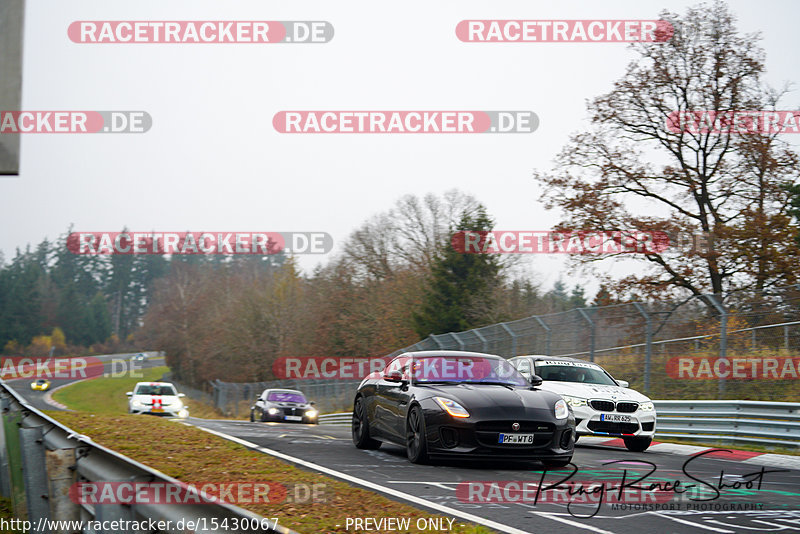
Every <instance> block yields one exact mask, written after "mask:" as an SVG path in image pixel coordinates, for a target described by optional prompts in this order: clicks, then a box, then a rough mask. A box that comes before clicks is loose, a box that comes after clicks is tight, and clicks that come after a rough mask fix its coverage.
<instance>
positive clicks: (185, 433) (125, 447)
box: [53, 412, 491, 534]
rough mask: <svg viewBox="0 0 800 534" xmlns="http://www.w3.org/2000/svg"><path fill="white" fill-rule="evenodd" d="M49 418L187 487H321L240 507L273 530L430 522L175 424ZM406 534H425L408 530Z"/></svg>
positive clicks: (467, 528) (471, 530)
mask: <svg viewBox="0 0 800 534" xmlns="http://www.w3.org/2000/svg"><path fill="white" fill-rule="evenodd" d="M53 415H56V416H57V418H58V419H59V420H60V421H62V422H63V423H64V424H66V425H67V426H69V427H70V428H72V429H74V430H76V431H78V432H80V433H82V434H86V435H88V436H90V437H92V439H94V440H95V441H96V442H98V443H100V444H102V445H105V446H107V447H110V448H112V449H114V450H116V451H119V452H121V453H123V454H125V455H126V456H128V457H130V458H133V459H134V460H137V461H139V462H142V463H143V464H146V465H149V466H150V467H153V468H155V469H158V470H159V471H162V472H164V473H166V474H168V475H170V476H172V477H175V478H177V479H179V480H182V481H184V482H187V483H198V482H234V481H237V482H245V481H246V482H269V483H278V484H282V485H283V486H285V487H286V488H287V489H289V490H290V494H291V488H294V487H295V485H298V484H302V485H305V486H304V487H315V486H314V485H315V484H323V485H324V486H321V487H322V488H323V489H322V491H321V492H320V497H321V498H322V499H324V502H316V503H297V502H287V501H282V502H274V503H244V504H239V505H240V506H242V507H243V508H247V509H248V510H252V511H253V512H256V513H259V514H262V515H263V516H265V517H278V518H280V522H279V524H281V525H283V526H286V527H289V528H291V529H293V530H297V531H298V532H302V533H308V534H310V533H312V532H313V533H316V532H348V530H347V529H345V519H346V518H347V517H409V518H411V525H412V526H413V525H415V523H416V520H417V519H418V518H430V517H436V516H433V515H431V514H428V513H426V512H423V511H421V510H418V509H416V508H413V507H412V506H409V505H406V504H403V503H398V502H395V501H392V500H390V499H387V498H385V497H383V496H381V495H378V494H376V493H373V492H370V491H367V490H363V489H360V488H357V487H354V486H351V485H349V484H346V483H344V482H339V481H337V480H333V479H331V478H328V477H324V476H322V475H318V474H316V473H314V472H310V471H305V470H303V469H299V468H296V467H294V466H291V465H288V464H286V463H284V462H282V461H280V460H277V459H275V458H272V457H270V456H267V455H265V454H261V453H257V452H252V451H250V450H248V449H246V448H244V447H242V446H240V445H237V444H235V443H231V442H228V441H225V440H223V439H220V438H218V437H216V436H212V435H209V434H208V433H206V432H203V431H201V430H198V429H196V428H192V427H187V426H184V425H182V424H180V423H176V422H174V421H169V420H164V419H158V418H155V417H137V416H129V415H122V416H110V415H96V414H89V413H67V412H59V413H57V414H53ZM316 487H320V486H316ZM445 524H446V523H445ZM453 526H454V528H453V529H452V530H450V531H449V532H453V533H463V534H480V533H488V532H491V531H490V530H488V529H486V528H484V527H479V526H474V525H463V524H461V523H460V522H459V521H458V520H456V522H455V523H454V524H453ZM407 532H412V533H416V532H426V531H422V530H417V529H415V528H413V529H411V530H409V531H407Z"/></svg>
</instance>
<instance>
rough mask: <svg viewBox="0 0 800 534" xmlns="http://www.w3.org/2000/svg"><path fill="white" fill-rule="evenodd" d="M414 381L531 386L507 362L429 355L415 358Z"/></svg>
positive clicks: (420, 382)
mask: <svg viewBox="0 0 800 534" xmlns="http://www.w3.org/2000/svg"><path fill="white" fill-rule="evenodd" d="M410 374H411V378H412V380H413V382H414V383H416V384H426V383H452V384H458V383H470V384H501V385H511V386H529V385H530V383H529V382H528V381H527V380H526V379H525V377H524V376H522V375H521V374H519V371H517V370H516V369H515V368H514V366H513V365H511V364H510V363H508V362H507V361H506V360H501V359H495V358H481V357H475V356H428V357H423V358H414V359H413V360H412V362H411V373H410Z"/></svg>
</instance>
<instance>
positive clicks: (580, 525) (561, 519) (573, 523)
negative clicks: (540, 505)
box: [533, 512, 614, 534]
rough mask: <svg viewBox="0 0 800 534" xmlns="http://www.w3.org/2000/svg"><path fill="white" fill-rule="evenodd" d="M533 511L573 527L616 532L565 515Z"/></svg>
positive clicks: (600, 533)
mask: <svg viewBox="0 0 800 534" xmlns="http://www.w3.org/2000/svg"><path fill="white" fill-rule="evenodd" d="M533 513H534V514H536V515H538V516H539V517H544V518H547V519H552V520H553V521H558V522H559V523H564V524H565V525H569V526H571V527H575V528H582V529H584V530H590V531H592V532H595V533H597V534H614V532H611V531H610V530H603V529H602V528H598V527H593V526H591V525H585V524H583V523H579V522H577V521H573V520H571V519H567V518H565V517H559V516H558V515H556V514H551V513H549V512H533Z"/></svg>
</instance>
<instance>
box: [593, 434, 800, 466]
mask: <svg viewBox="0 0 800 534" xmlns="http://www.w3.org/2000/svg"><path fill="white" fill-rule="evenodd" d="M578 444H579V445H596V446H602V447H615V448H622V449H624V448H625V443H624V442H623V441H622V439H620V438H613V439H609V438H601V437H597V436H581V438H580V441H579V442H578ZM714 450H716V451H717V452H711V453H706V454H705V456H706V457H709V458H713V459H715V460H728V461H733V462H740V463H746V464H752V465H764V466H770V467H783V468H787V469H800V456H792V455H789V454H773V453H769V452H756V451H742V450H737V449H731V448H728V447H724V446H720V447H709V446H707V445H683V444H678V443H663V442H659V441H654V442H653V444H652V445H650V448H649V449H647V451H648V452H660V453H665V454H676V455H679V456H697V455H698V454H701V453H704V452H706V451H714Z"/></svg>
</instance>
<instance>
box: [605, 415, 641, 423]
mask: <svg viewBox="0 0 800 534" xmlns="http://www.w3.org/2000/svg"><path fill="white" fill-rule="evenodd" d="M600 420H601V421H610V422H612V423H632V422H633V417H631V416H630V415H618V414H615V413H601V414H600Z"/></svg>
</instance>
